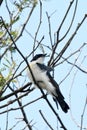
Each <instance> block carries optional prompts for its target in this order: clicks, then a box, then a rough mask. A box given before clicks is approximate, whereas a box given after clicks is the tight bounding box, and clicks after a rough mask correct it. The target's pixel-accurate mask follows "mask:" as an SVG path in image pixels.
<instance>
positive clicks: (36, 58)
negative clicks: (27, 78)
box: [31, 54, 47, 61]
mask: <svg viewBox="0 0 87 130" xmlns="http://www.w3.org/2000/svg"><path fill="white" fill-rule="evenodd" d="M46 55H47V54H37V55H35V56H34V57H33V59H32V60H31V61H36V60H38V59H40V58H45V56H46Z"/></svg>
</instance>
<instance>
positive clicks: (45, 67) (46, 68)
mask: <svg viewBox="0 0 87 130" xmlns="http://www.w3.org/2000/svg"><path fill="white" fill-rule="evenodd" d="M36 64H37V65H38V66H39V68H40V69H41V70H44V71H48V72H50V71H53V68H52V67H49V66H46V65H44V64H40V63H36Z"/></svg>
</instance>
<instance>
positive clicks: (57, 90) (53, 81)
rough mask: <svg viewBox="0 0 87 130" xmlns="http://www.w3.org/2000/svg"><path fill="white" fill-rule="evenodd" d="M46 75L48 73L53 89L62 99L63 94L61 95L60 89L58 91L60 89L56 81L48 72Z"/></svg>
mask: <svg viewBox="0 0 87 130" xmlns="http://www.w3.org/2000/svg"><path fill="white" fill-rule="evenodd" d="M47 75H48V77H49V79H50V82H51V83H52V84H53V86H54V87H55V90H56V93H57V95H58V96H59V97H60V98H62V99H64V97H63V95H62V93H61V91H60V89H59V85H58V84H57V82H56V81H55V80H54V79H53V77H52V76H51V75H50V73H49V72H47Z"/></svg>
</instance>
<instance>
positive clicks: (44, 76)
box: [28, 54, 69, 113]
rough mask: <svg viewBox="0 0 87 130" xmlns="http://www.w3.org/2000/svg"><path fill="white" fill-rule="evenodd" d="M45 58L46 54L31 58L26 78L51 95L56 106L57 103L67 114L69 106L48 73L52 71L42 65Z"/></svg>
mask: <svg viewBox="0 0 87 130" xmlns="http://www.w3.org/2000/svg"><path fill="white" fill-rule="evenodd" d="M45 57H46V54H37V55H35V56H34V57H33V59H32V60H31V61H30V63H29V68H30V70H29V68H28V77H29V79H30V80H31V82H32V83H33V84H35V82H37V84H38V86H39V87H40V88H41V89H46V90H47V92H48V93H50V94H51V95H52V97H53V100H54V101H55V102H56V104H57V106H58V103H59V105H60V107H61V108H62V110H63V111H64V112H65V113H67V112H68V109H69V106H68V104H67V103H66V102H65V100H64V96H63V95H62V93H61V91H60V89H59V85H58V84H57V82H56V81H55V80H54V79H53V77H52V76H51V74H50V71H52V70H53V68H51V67H49V66H46V65H44V59H45ZM33 77H34V78H33ZM34 80H35V81H34ZM36 86H37V85H36ZM38 86H37V87H38Z"/></svg>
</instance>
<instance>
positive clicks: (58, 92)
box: [47, 72, 69, 113]
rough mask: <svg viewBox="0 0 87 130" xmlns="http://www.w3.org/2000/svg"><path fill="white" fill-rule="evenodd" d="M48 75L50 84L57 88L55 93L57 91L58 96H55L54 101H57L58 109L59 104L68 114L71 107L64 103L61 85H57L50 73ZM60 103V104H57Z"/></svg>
mask: <svg viewBox="0 0 87 130" xmlns="http://www.w3.org/2000/svg"><path fill="white" fill-rule="evenodd" d="M47 75H48V76H49V79H50V82H51V83H52V84H53V86H54V87H55V91H56V94H57V96H56V95H54V94H53V96H54V97H53V100H54V101H55V103H56V105H57V108H58V103H59V104H60V106H61V108H62V110H63V111H64V112H65V113H67V112H68V109H69V106H68V104H67V103H66V102H65V101H64V96H63V95H62V93H61V91H60V89H59V85H58V84H57V82H56V81H55V80H54V79H53V77H52V76H51V75H50V73H49V72H47ZM57 101H58V103H57Z"/></svg>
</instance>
